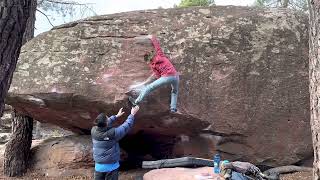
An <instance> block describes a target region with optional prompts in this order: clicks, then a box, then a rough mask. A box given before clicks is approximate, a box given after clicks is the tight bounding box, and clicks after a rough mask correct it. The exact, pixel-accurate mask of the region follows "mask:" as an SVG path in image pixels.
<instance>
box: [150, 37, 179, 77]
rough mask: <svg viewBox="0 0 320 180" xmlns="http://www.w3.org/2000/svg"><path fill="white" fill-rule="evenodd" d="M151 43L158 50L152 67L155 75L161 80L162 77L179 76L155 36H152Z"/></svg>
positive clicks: (151, 64)
mask: <svg viewBox="0 0 320 180" xmlns="http://www.w3.org/2000/svg"><path fill="white" fill-rule="evenodd" d="M151 42H152V44H153V47H154V49H155V50H156V53H155V56H154V57H153V58H152V60H151V63H150V67H151V69H152V71H153V74H154V75H155V76H156V77H157V78H160V77H162V76H175V75H177V71H176V69H175V68H174V67H173V65H172V64H171V62H170V60H169V59H168V58H167V57H166V55H165V54H164V53H163V51H162V49H161V47H160V43H159V41H158V40H157V38H156V37H155V36H152V39H151Z"/></svg>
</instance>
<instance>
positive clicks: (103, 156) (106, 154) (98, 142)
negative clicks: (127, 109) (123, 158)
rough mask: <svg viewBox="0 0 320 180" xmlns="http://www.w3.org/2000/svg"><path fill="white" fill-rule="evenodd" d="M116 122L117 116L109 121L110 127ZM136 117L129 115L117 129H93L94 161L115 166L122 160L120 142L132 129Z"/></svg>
mask: <svg viewBox="0 0 320 180" xmlns="http://www.w3.org/2000/svg"><path fill="white" fill-rule="evenodd" d="M115 120H116V116H111V117H110V118H109V119H108V123H107V124H108V126H109V127H110V126H112V123H113V122H114V121H115ZM133 123H134V116H133V115H129V116H128V119H127V120H126V121H125V122H124V123H123V124H122V125H120V126H119V127H117V128H111V129H110V128H101V127H97V126H94V127H93V128H92V129H91V136H92V143H93V159H94V161H95V162H96V163H99V164H113V163H116V162H119V160H120V147H119V143H118V142H119V140H120V139H122V138H123V137H124V136H125V135H126V134H127V133H128V132H129V130H130V129H131V128H132V126H133Z"/></svg>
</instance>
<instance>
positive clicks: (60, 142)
mask: <svg viewBox="0 0 320 180" xmlns="http://www.w3.org/2000/svg"><path fill="white" fill-rule="evenodd" d="M33 144H34V147H33V148H32V150H31V152H32V154H31V158H30V159H31V163H30V170H31V171H33V172H38V173H39V174H41V175H43V176H47V177H65V176H67V177H68V176H89V177H90V176H92V174H93V170H94V168H93V166H94V162H93V159H92V143H91V138H90V136H67V137H58V138H51V139H46V140H44V141H40V142H38V143H33ZM79 169H81V170H79Z"/></svg>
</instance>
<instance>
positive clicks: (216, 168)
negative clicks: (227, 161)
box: [213, 154, 221, 174]
mask: <svg viewBox="0 0 320 180" xmlns="http://www.w3.org/2000/svg"><path fill="white" fill-rule="evenodd" d="M220 161H221V157H220V155H219V154H216V155H214V157H213V172H214V173H216V174H219V173H220V167H219V165H220Z"/></svg>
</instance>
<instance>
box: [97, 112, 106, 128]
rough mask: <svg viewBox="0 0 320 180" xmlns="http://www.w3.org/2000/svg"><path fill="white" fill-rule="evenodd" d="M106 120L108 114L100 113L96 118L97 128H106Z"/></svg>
mask: <svg viewBox="0 0 320 180" xmlns="http://www.w3.org/2000/svg"><path fill="white" fill-rule="evenodd" d="M106 119H107V117H106V114H104V113H100V114H99V115H98V116H97V118H96V123H97V126H98V127H106V126H107V122H106Z"/></svg>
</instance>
